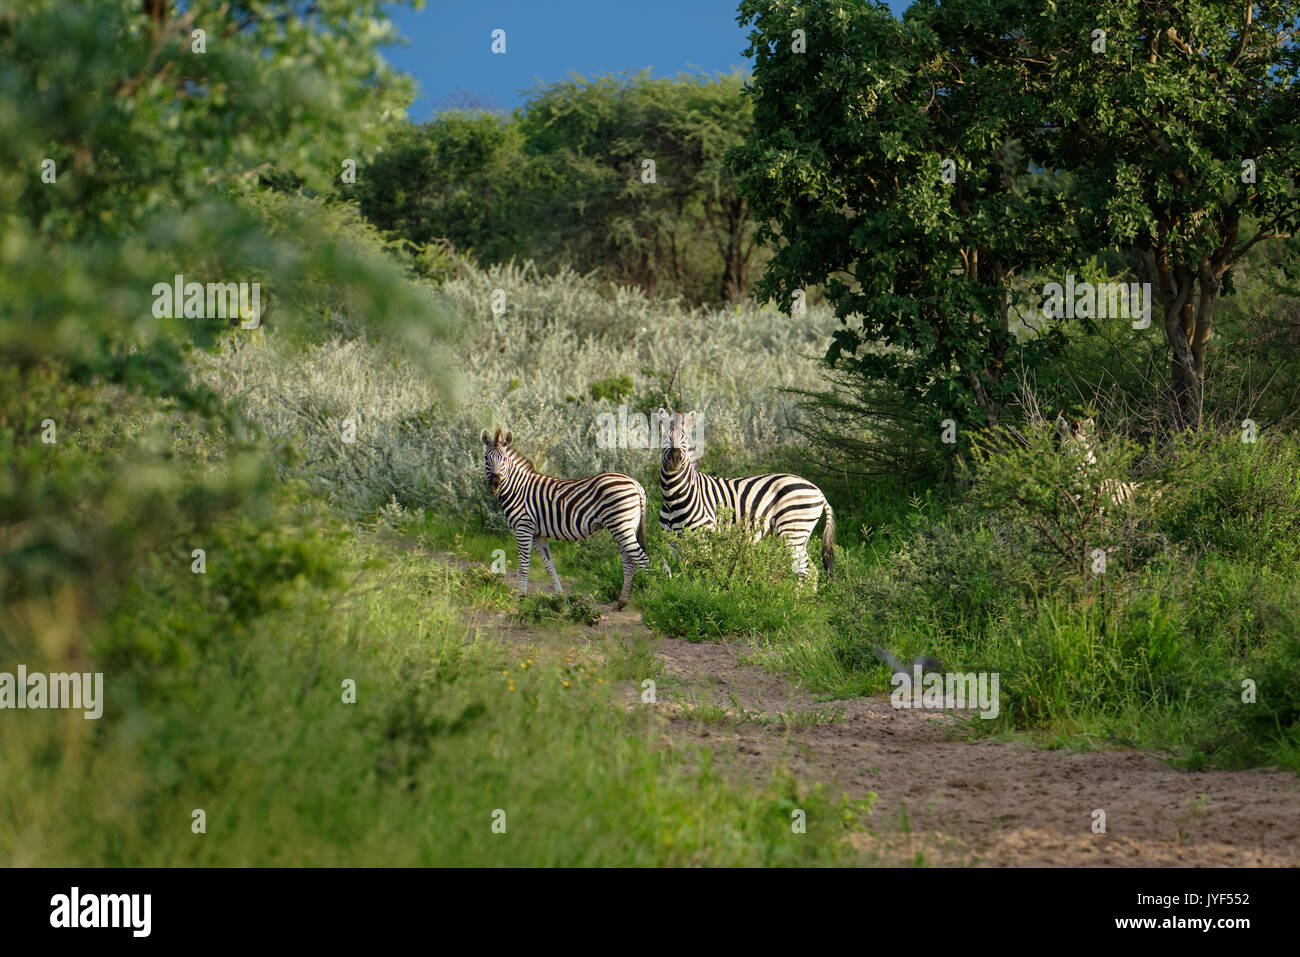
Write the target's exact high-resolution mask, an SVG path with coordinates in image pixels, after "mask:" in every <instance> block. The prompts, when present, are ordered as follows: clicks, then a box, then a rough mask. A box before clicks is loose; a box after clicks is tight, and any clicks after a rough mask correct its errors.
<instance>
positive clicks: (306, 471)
mask: <svg viewBox="0 0 1300 957" xmlns="http://www.w3.org/2000/svg"><path fill="white" fill-rule="evenodd" d="M496 290H501V292H502V293H503V294H504V311H503V312H502V313H501V314H499V315H498V314H494V310H493V294H494V292H495V291H496ZM439 294H440V295H441V296H443V297H445V299H446V300H447V302H448V303H449V304H450V305H451V306H452V307H453V308H454V309H455V310H456V312H457V313H458V314H459V315H460V317H461V320H462V323H461V332H460V335H459V337H458V339H457V341H456V342H455V344H454V349H455V352H456V355H455V363H454V365H455V366H456V368H457V369H458V371H459V381H458V383H456V385H457V386H458V387H457V388H456V389H454V390H453V394H454V395H455V398H453V399H446V398H444V397H443V396H444V394H445V393H446V392H447V391H448V390H447V389H446V388H444V386H446V383H439V382H435V381H431V380H430V379H429V378H428V376H427V373H424V372H422V371H421V369H420V365H419V364H418V363H415V362H413V361H411V360H412V357H410V356H407V355H404V354H403V353H402V351H401V348H400V347H399V346H397V345H395V344H393V343H391V342H383V341H378V340H376V339H373V338H367V337H366V336H365V335H364V334H361V333H359V332H358V329H359V328H360V327H359V325H358V323H357V322H356V321H355V319H356V317H352V319H353V321H352V322H348V321H344V320H343V318H342V317H340V321H339V322H337V323H336V324H335V327H336V328H337V329H338V330H339V333H338V335H337V336H335V337H333V338H331V339H329V340H328V341H325V342H318V343H315V344H310V345H305V346H304V345H303V344H301V343H300V342H297V341H295V340H293V339H291V338H290V337H288V336H284V335H278V334H276V333H275V332H273V331H269V332H267V333H266V335H265V336H262V335H260V334H257V335H254V336H252V337H249V334H248V333H246V332H237V333H234V336H235V337H236V338H234V339H232V340H231V341H230V342H229V343H228V344H227V347H226V348H225V349H224V350H223V351H221V352H220V353H219V354H214V355H206V356H204V357H203V358H202V359H201V360H200V366H199V374H200V376H201V377H202V378H203V379H204V380H205V381H206V382H208V384H210V385H212V386H213V387H215V388H216V389H217V390H218V391H219V392H220V393H221V394H222V395H223V396H225V397H227V398H229V399H232V400H235V401H237V402H239V403H241V404H242V406H243V408H244V410H245V412H246V414H247V415H248V417H249V418H251V419H252V420H254V421H256V422H258V423H260V424H261V426H262V427H263V428H264V429H265V430H266V432H267V433H268V435H269V436H270V437H271V438H273V439H274V440H277V441H280V442H286V443H289V444H290V445H292V446H293V447H294V448H295V450H296V451H297V453H298V455H297V459H298V461H297V463H296V465H295V466H294V468H295V470H296V471H297V473H298V474H300V475H301V476H302V477H304V478H306V479H307V480H308V481H309V482H310V483H312V484H313V485H314V486H315V487H317V488H318V489H319V490H320V491H322V492H323V493H324V494H325V495H326V496H327V497H328V498H329V499H330V500H331V501H332V502H333V503H334V504H335V505H336V506H338V507H340V508H342V509H343V510H344V511H346V512H347V513H349V514H351V515H354V516H357V517H360V516H368V515H372V514H373V511H374V510H375V509H376V508H378V507H380V506H382V505H383V504H385V503H387V502H389V501H396V502H397V503H399V504H400V505H402V506H404V507H406V508H429V509H435V510H438V511H442V512H447V513H459V514H466V515H467V516H471V515H478V516H480V517H483V518H487V519H488V520H489V521H491V522H492V523H493V524H494V525H495V524H498V523H499V518H498V517H497V514H498V513H497V510H496V509H495V508H494V507H492V505H491V502H490V500H489V498H488V496H487V492H486V488H485V484H484V481H483V465H482V444H481V442H480V441H479V437H478V436H479V430H480V429H483V428H487V429H489V430H490V431H491V430H495V429H497V428H503V429H508V430H511V431H513V432H514V434H515V440H516V442H517V444H518V447H519V448H520V450H521V451H523V452H524V453H525V454H527V455H529V456H530V457H531V458H532V459H533V461H534V462H535V464H536V465H537V467H538V468H539V469H541V470H543V471H545V472H547V473H548V474H552V475H558V476H581V475H590V474H592V473H595V472H599V471H606V470H613V471H621V472H627V473H629V474H631V475H634V476H636V477H638V478H640V479H641V480H642V481H645V482H647V483H652V482H653V481H654V476H655V474H656V470H657V468H658V448H657V447H653V448H600V447H598V443H597V434H598V433H597V426H598V416H599V415H600V414H601V413H609V414H611V415H613V416H615V418H617V416H618V414H619V403H618V402H616V401H614V400H612V399H610V398H600V399H594V398H592V397H591V395H590V388H591V386H592V384H593V383H596V382H599V381H602V380H605V379H608V378H609V377H611V376H617V375H626V376H628V377H630V378H631V380H632V382H633V389H632V393H631V395H630V396H627V397H624V398H623V399H622V401H623V402H624V403H626V404H627V406H628V411H629V413H634V412H640V413H643V414H645V415H646V416H647V419H650V418H651V417H652V416H651V413H653V411H654V409H655V408H657V406H658V404H660V403H662V402H663V401H665V397H664V393H663V386H664V384H665V383H667V382H668V381H669V380H672V382H673V386H674V388H673V392H674V393H675V394H680V395H681V397H682V403H683V405H685V406H687V407H689V408H692V409H694V410H696V411H697V412H698V413H699V420H700V422H701V443H702V445H703V446H705V447H706V448H707V447H709V446H711V445H713V444H715V443H718V444H720V445H721V447H723V448H725V449H726V450H727V452H728V456H729V458H730V459H731V460H733V461H740V460H744V459H745V458H750V457H755V456H758V455H761V454H763V453H765V452H767V451H770V450H771V449H772V448H774V447H776V446H780V445H782V444H785V443H786V442H788V441H790V440H791V439H792V437H793V436H792V433H791V431H790V428H789V426H790V422H791V421H792V419H793V417H794V416H796V415H797V414H798V413H797V411H796V408H795V404H794V401H793V400H792V399H791V398H789V397H788V396H785V395H783V394H781V392H780V389H782V388H784V387H794V388H810V387H815V386H817V385H819V384H820V381H821V380H820V372H819V368H818V365H817V360H816V357H817V356H819V355H820V354H821V353H822V352H823V350H824V348H825V344H826V342H827V341H828V339H829V337H830V334H831V331H832V329H833V328H834V326H835V319H834V317H833V316H832V315H831V313H830V311H829V310H828V309H826V308H824V307H810V308H809V309H808V311H807V313H806V314H805V315H802V316H798V317H795V318H791V317H789V316H785V315H783V314H781V313H779V312H777V311H776V310H775V309H773V308H770V307H764V308H760V307H757V306H752V305H750V306H742V307H736V308H730V309H724V310H709V309H685V308H682V307H681V306H679V305H678V304H676V303H673V302H663V301H656V300H652V299H649V298H647V297H646V296H645V295H643V294H642V293H641V292H640V291H639V290H636V289H629V288H617V289H613V290H610V291H608V292H606V291H604V290H602V289H601V287H600V285H599V284H597V283H596V282H594V281H592V280H590V279H587V278H584V277H581V276H578V275H576V274H574V273H571V272H564V273H560V274H558V275H554V276H540V275H538V274H537V273H536V272H535V271H534V270H533V269H532V268H531V266H517V265H513V264H512V265H502V266H496V267H492V268H490V269H487V270H481V271H473V272H471V273H470V274H469V275H468V276H467V277H463V278H460V279H456V280H452V281H450V282H447V283H446V284H444V285H443V286H441V287H440V289H439ZM499 295H500V294H498V297H499ZM674 372H675V376H674ZM656 390H659V391H658V392H656ZM348 420H352V423H353V424H354V426H355V440H354V441H353V442H351V443H348V442H346V441H345V437H346V436H345V426H346V423H347V421H348Z"/></svg>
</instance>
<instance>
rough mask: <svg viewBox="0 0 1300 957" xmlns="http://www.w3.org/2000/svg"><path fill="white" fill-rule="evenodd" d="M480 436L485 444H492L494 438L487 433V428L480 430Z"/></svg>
mask: <svg viewBox="0 0 1300 957" xmlns="http://www.w3.org/2000/svg"><path fill="white" fill-rule="evenodd" d="M478 437H479V438H480V439H482V440H483V444H484V445H491V444H492V439H491V438H490V437H489V436H488V434H487V429H484V430H483V431H482V432H480V433H479V434H478Z"/></svg>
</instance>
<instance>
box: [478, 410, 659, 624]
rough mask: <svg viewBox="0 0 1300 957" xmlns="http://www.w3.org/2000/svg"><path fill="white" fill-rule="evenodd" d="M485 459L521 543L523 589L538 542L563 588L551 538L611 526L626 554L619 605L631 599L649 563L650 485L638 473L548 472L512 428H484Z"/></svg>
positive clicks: (578, 536)
mask: <svg viewBox="0 0 1300 957" xmlns="http://www.w3.org/2000/svg"><path fill="white" fill-rule="evenodd" d="M480 438H482V440H483V445H484V446H485V451H484V464H485V466H486V469H487V480H488V488H489V489H491V491H492V494H493V495H495V496H496V499H497V501H498V502H499V503H500V504H501V508H502V509H503V510H504V511H505V513H506V519H507V521H509V523H510V530H511V531H512V532H514V534H515V542H516V544H517V545H518V546H519V591H520V593H522V594H527V592H528V565H529V560H530V558H531V555H532V547H533V543H534V542H536V543H537V550H538V552H540V553H541V556H542V559H543V561H545V563H546V570H547V571H548V572H550V573H551V579H552V581H553V582H554V583H555V590H556V591H557V592H558V591H563V588H562V587H561V585H560V576H559V574H558V573H557V572H556V570H555V562H554V560H553V559H552V558H551V547H550V544H549V543H548V539H552V538H554V539H557V540H558V541H562V542H576V541H581V540H582V539H585V538H590V537H591V536H592V535H595V534H596V533H597V532H598V531H600V530H601V529H602V528H607V529H609V531H610V534H612V535H613V536H614V541H616V542H617V543H618V550H619V552H620V554H621V555H622V557H623V590H622V592H621V593H620V595H619V600H618V607H619V608H622V607H623V606H624V605H626V604H627V599H628V595H629V594H631V591H632V576H633V573H634V572H635V570H636V568H637V567H641V568H645V567H647V566H648V565H649V564H650V559H649V557H648V556H647V555H646V553H645V515H646V497H645V489H644V488H642V487H641V483H640V482H638V481H637V480H636V479H634V478H631V477H630V476H627V475H620V474H619V473H617V472H605V473H602V474H600V475H593V476H590V477H589V478H581V479H560V478H553V477H551V476H549V475H542V474H540V473H538V471H537V470H536V469H534V468H533V463H532V462H530V461H528V459H526V458H524V457H523V456H522V455H520V454H519V453H518V452H517V451H516V450H515V449H514V448H513V447H512V446H511V442H512V440H513V438H514V436H513V434H512V433H506V436H505V438H502V437H501V430H500V429H498V430H497V433H496V436H495V438H489V437H488V434H487V430H486V429H484V430H483V432H482V434H481V435H480Z"/></svg>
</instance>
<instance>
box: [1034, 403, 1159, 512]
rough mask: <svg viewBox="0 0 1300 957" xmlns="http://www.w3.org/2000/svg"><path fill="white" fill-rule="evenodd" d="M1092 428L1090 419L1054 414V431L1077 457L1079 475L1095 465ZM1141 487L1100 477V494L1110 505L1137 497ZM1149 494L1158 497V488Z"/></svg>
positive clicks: (1065, 446)
mask: <svg viewBox="0 0 1300 957" xmlns="http://www.w3.org/2000/svg"><path fill="white" fill-rule="evenodd" d="M1093 428H1094V423H1093V421H1092V419H1087V420H1086V421H1084V422H1083V423H1082V424H1080V423H1079V421H1078V420H1077V419H1070V420H1069V421H1067V420H1066V418H1065V415H1064V414H1063V413H1058V414H1057V416H1056V431H1057V434H1058V435H1060V437H1061V448H1062V449H1064V450H1065V451H1066V452H1069V453H1071V454H1073V455H1077V456H1078V457H1079V467H1078V471H1079V474H1080V475H1086V474H1087V473H1088V472H1089V471H1091V470H1092V469H1095V468H1096V467H1097V454H1096V453H1095V452H1094V451H1093V448H1092V437H1091V434H1090V433H1091V432H1092V430H1093ZM1141 488H1142V483H1140V482H1120V481H1118V480H1116V479H1102V480H1101V483H1100V494H1101V495H1102V497H1104V498H1105V499H1106V501H1108V502H1110V503H1111V504H1112V505H1123V504H1125V503H1127V502H1131V501H1133V500H1134V499H1135V498H1137V496H1138V494H1139V492H1140V490H1141ZM1150 494H1151V496H1152V497H1153V498H1159V497H1160V490H1159V489H1152V490H1151V493H1150Z"/></svg>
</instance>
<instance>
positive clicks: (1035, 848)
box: [510, 606, 1300, 867]
mask: <svg viewBox="0 0 1300 957" xmlns="http://www.w3.org/2000/svg"><path fill="white" fill-rule="evenodd" d="M602 610H603V611H604V618H603V620H602V621H601V622H600V624H599V625H597V626H596V629H595V630H596V631H597V632H600V633H602V634H604V635H606V636H609V637H613V638H617V639H620V640H627V639H629V638H633V637H642V638H643V637H645V636H648V635H649V634H650V631H649V629H648V628H646V627H645V626H644V625H643V624H642V622H641V615H640V613H639V612H637V611H635V610H633V609H626V610H624V611H616V610H615V609H614V608H613V607H612V606H603V608H602ZM512 632H513V634H512V635H511V636H510V637H511V638H512V640H516V641H518V640H520V639H521V637H522V636H521V635H520V634H519V633H518V632H519V629H512ZM532 637H533V638H534V639H536V638H538V637H540V636H538V635H536V634H534V635H533V636H532ZM658 653H659V655H660V656H661V657H662V659H663V663H664V668H663V676H664V677H666V678H668V679H669V680H667V681H663V682H662V684H663V685H664V688H663V690H662V691H660V692H659V694H658V699H659V700H658V703H657V704H656V705H655V706H654V707H656V708H657V709H658V710H659V712H660V713H661V714H663V716H664V717H665V719H666V721H667V732H666V733H668V734H670V735H671V736H673V737H675V738H676V739H678V740H686V741H690V742H695V743H698V744H700V745H704V746H707V747H709V748H710V749H712V750H713V751H714V753H715V755H716V757H717V758H718V761H719V762H720V764H721V765H722V766H724V767H726V768H727V769H728V771H729V773H730V774H731V775H732V776H733V777H734V778H736V779H738V780H740V781H745V782H749V781H752V782H764V781H767V780H769V779H770V777H771V774H772V772H773V770H774V769H776V768H778V767H783V768H788V769H789V770H790V771H792V772H793V773H794V774H795V776H796V777H797V778H798V779H799V780H800V781H801V782H805V783H812V782H823V783H825V784H826V785H828V786H829V787H830V788H831V789H832V793H834V794H837V795H838V794H840V793H847V794H849V795H850V796H852V797H855V798H862V797H864V796H865V795H866V794H867V793H868V792H875V793H876V794H877V795H879V798H878V800H877V802H876V805H875V810H874V812H873V814H872V829H873V831H874V834H870V835H868V834H862V835H857V836H855V838H854V840H855V843H858V844H859V846H861V847H862V848H863V849H865V850H871V851H873V852H875V853H877V854H878V855H879V857H880V859H881V860H882V861H883V862H892V863H902V862H910V861H916V860H922V861H924V862H926V863H930V864H981V865H989V866H1026V865H1035V866H1045V865H1055V866H1117V865H1118V866H1125V865H1127V866H1136V865H1140V866H1173V867H1207V866H1228V867H1239V866H1296V865H1300V778H1297V777H1296V776H1294V775H1292V774H1289V773H1285V772H1275V773H1271V772H1265V771H1240V772H1230V771H1209V772H1191V771H1183V770H1179V769H1177V768H1175V767H1172V766H1171V765H1169V764H1167V763H1166V762H1164V761H1162V760H1160V758H1159V757H1158V756H1156V755H1153V754H1150V753H1146V752H1137V751H1097V752H1088V753H1073V752H1069V751H1063V750H1054V751H1048V750H1035V749H1032V748H1030V747H1028V746H1027V745H1023V744H1019V743H1005V742H994V741H959V740H950V738H949V735H948V734H947V733H946V731H947V730H948V726H950V725H951V724H952V723H953V722H954V720H955V719H953V718H952V717H951V716H949V715H946V714H944V713H941V712H933V711H906V710H895V709H894V708H892V707H891V706H890V703H889V699H888V697H886V696H883V695H882V696H880V697H877V698H858V699H851V700H846V701H838V702H818V701H816V700H815V699H814V698H813V697H812V696H811V695H809V694H807V693H806V692H804V691H802V690H801V689H799V688H798V687H797V686H795V685H794V684H792V683H791V682H789V681H787V680H785V679H783V678H781V677H779V676H776V675H772V674H769V673H767V672H765V671H763V670H761V669H760V668H757V667H754V666H750V665H746V664H743V663H741V662H740V661H739V660H738V659H739V657H740V655H741V653H742V651H741V650H738V649H737V648H736V646H732V645H724V644H717V643H700V644H692V643H689V642H684V641H678V640H676V639H671V638H663V639H660V641H659V652H658ZM623 691H624V693H625V695H626V701H627V705H628V707H629V708H634V707H635V708H639V707H646V705H643V704H641V702H640V697H639V695H640V688H639V687H638V686H637V684H636V683H635V682H626V683H625V687H624V689H623ZM781 715H785V716H787V717H786V719H785V720H783V719H781V718H780V717H779V716H781ZM1095 809H1101V810H1104V811H1105V814H1106V833H1104V834H1094V833H1093V831H1092V824H1093V811H1094V810H1095Z"/></svg>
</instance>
